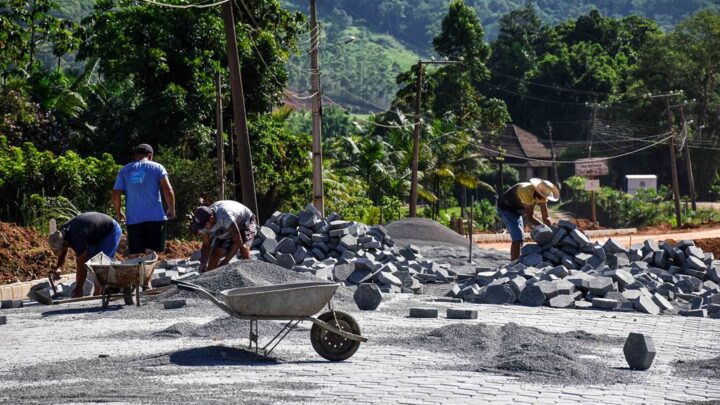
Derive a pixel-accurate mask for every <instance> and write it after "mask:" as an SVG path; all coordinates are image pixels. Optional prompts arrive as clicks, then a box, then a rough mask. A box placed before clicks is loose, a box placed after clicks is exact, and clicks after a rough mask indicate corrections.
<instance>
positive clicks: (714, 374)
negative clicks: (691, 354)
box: [673, 357, 720, 380]
mask: <svg viewBox="0 0 720 405" xmlns="http://www.w3.org/2000/svg"><path fill="white" fill-rule="evenodd" d="M673 368H674V372H675V373H676V374H680V375H683V376H686V377H693V378H697V377H698V376H702V377H707V378H713V379H716V380H717V379H720V357H713V358H711V359H702V360H678V361H676V362H675V363H674V364H673Z"/></svg>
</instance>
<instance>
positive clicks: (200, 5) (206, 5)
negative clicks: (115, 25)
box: [140, 0, 230, 9]
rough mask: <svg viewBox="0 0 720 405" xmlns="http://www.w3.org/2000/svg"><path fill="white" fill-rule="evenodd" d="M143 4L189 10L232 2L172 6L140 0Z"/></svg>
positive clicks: (225, 0) (224, 0) (222, 1)
mask: <svg viewBox="0 0 720 405" xmlns="http://www.w3.org/2000/svg"><path fill="white" fill-rule="evenodd" d="M140 1H142V2H145V3H148V4H152V5H154V6H160V7H168V8H178V9H188V8H209V7H215V6H219V5H221V4H225V3H227V2H228V1H230V0H221V1H218V2H215V3H206V4H172V3H161V2H158V1H154V0H140Z"/></svg>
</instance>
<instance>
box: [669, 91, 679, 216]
mask: <svg viewBox="0 0 720 405" xmlns="http://www.w3.org/2000/svg"><path fill="white" fill-rule="evenodd" d="M665 107H666V108H667V114H668V119H669V120H670V142H669V144H670V171H671V173H672V188H673V194H674V200H675V219H676V221H677V226H678V228H679V227H681V226H682V216H681V213H680V186H679V185H678V174H677V161H676V159H675V129H674V128H673V123H674V119H673V115H672V110H670V96H669V95H667V96H665Z"/></svg>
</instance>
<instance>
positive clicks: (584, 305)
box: [575, 301, 593, 309]
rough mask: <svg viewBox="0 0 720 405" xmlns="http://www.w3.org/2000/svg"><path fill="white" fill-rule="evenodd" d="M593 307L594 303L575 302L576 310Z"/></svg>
mask: <svg viewBox="0 0 720 405" xmlns="http://www.w3.org/2000/svg"><path fill="white" fill-rule="evenodd" d="M592 307H593V305H592V302H588V301H575V309H590V308H592Z"/></svg>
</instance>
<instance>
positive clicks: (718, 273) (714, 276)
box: [707, 262, 720, 284]
mask: <svg viewBox="0 0 720 405" xmlns="http://www.w3.org/2000/svg"><path fill="white" fill-rule="evenodd" d="M707 277H708V278H709V279H710V280H712V281H714V282H716V283H718V284H720V264H718V263H717V262H715V263H714V264H713V265H712V266H711V267H708V269H707Z"/></svg>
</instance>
